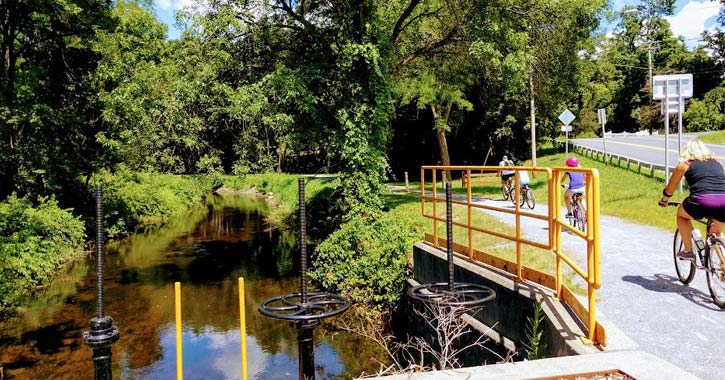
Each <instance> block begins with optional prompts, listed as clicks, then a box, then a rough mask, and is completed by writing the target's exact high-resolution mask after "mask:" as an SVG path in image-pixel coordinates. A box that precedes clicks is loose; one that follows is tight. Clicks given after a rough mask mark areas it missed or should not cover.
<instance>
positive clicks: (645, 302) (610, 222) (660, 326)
mask: <svg viewBox="0 0 725 380" xmlns="http://www.w3.org/2000/svg"><path fill="white" fill-rule="evenodd" d="M394 190H400V189H394ZM474 202H477V203H480V204H487V205H491V206H496V207H502V208H503V207H510V208H513V205H512V203H511V202H510V201H503V200H501V199H491V198H484V197H478V198H474ZM526 210H527V211H529V210H528V209H526ZM562 210H563V209H562ZM671 210H672V212H671V217H672V225H673V230H674V225H675V208H671ZM479 211H480V212H487V213H489V214H491V215H494V216H496V217H497V218H499V219H500V220H501V221H502V222H504V223H506V224H508V225H512V226H513V225H514V224H515V220H514V217H513V215H508V214H503V213H500V212H494V211H488V210H479ZM533 212H535V213H538V214H542V215H545V214H546V213H547V208H546V206H543V205H536V208H535V209H534V210H533ZM562 212H564V211H562ZM521 222H522V231H523V234H524V237H525V238H527V239H529V240H534V241H546V239H548V231H547V230H546V226H545V225H542V222H541V221H539V220H536V219H531V218H525V217H523V218H521ZM600 229H601V274H602V287H601V288H600V289H599V290H597V293H596V295H597V310H598V311H597V316H598V320H599V321H600V322H601V323H602V324H603V325H604V327H605V329H607V333H608V334H609V336H610V340H611V343H612V344H611V347H609V348H608V349H611V350H620V349H637V350H641V351H645V352H648V353H651V354H653V355H656V356H658V357H660V358H662V359H664V360H666V361H668V362H670V363H672V364H674V365H676V366H678V367H680V368H682V369H684V370H685V371H687V372H690V373H691V374H693V375H695V376H697V377H699V378H701V379H706V380H716V379H718V380H722V379H724V378H725V377H724V376H723V372H722V371H723V365H725V345H723V337H725V310H721V309H720V308H719V307H718V306H717V305H715V304H714V303H713V302H712V299H711V298H710V293H709V291H708V289H707V284H706V282H705V273H704V272H702V271H698V272H697V274H696V275H695V279H694V280H693V281H692V283H690V285H689V286H685V285H682V284H681V283H680V282H679V281H678V280H677V274H676V272H675V268H674V259H673V255H672V238H673V231H668V230H663V229H661V228H656V227H650V226H643V225H638V224H634V223H630V222H627V221H624V220H622V219H620V218H616V217H612V216H607V215H602V216H601V218H600ZM562 246H563V249H564V250H565V251H566V252H567V253H568V254H570V255H571V256H573V258H574V260H575V261H577V262H578V263H580V264H581V265H584V260H585V255H586V253H585V252H586V250H585V247H584V244H583V242H582V240H581V239H580V238H578V237H577V236H575V235H573V234H569V233H565V234H563V238H562ZM512 249H513V248H512Z"/></svg>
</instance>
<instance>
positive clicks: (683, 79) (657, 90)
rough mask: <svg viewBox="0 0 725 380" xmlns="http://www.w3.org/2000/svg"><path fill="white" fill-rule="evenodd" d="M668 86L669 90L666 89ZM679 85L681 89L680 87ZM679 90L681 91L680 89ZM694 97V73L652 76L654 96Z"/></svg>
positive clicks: (658, 98)
mask: <svg viewBox="0 0 725 380" xmlns="http://www.w3.org/2000/svg"><path fill="white" fill-rule="evenodd" d="M665 87H667V91H665ZM678 87H679V89H678ZM678 90H679V91H678ZM665 93H666V94H667V97H668V98H678V97H683V98H685V99H687V98H691V97H692V74H673V75H655V76H653V77H652V98H653V99H655V100H662V99H664V98H665Z"/></svg>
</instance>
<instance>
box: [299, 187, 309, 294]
mask: <svg viewBox="0 0 725 380" xmlns="http://www.w3.org/2000/svg"><path fill="white" fill-rule="evenodd" d="M297 184H298V188H299V207H300V293H301V297H300V298H301V299H302V304H303V305H304V304H307V242H306V241H305V236H306V235H307V215H306V213H305V179H304V178H303V177H300V178H299V180H298V181H297Z"/></svg>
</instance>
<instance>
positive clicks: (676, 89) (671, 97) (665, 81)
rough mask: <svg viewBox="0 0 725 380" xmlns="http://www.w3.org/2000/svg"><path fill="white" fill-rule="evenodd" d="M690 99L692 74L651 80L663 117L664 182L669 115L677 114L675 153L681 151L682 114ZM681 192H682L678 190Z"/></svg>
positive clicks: (667, 159) (667, 165) (668, 174)
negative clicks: (660, 102)
mask: <svg viewBox="0 0 725 380" xmlns="http://www.w3.org/2000/svg"><path fill="white" fill-rule="evenodd" d="M691 97H692V74H674V75H655V76H654V77H653V78H652V98H654V99H655V100H662V113H663V114H664V115H665V182H666V181H667V180H668V179H669V178H670V161H669V158H668V155H669V134H670V113H677V114H678V115H677V153H678V154H679V153H681V150H682V114H683V113H684V112H685V101H684V99H686V98H691ZM680 191H682V190H680Z"/></svg>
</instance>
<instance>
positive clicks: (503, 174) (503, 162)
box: [498, 154, 516, 184]
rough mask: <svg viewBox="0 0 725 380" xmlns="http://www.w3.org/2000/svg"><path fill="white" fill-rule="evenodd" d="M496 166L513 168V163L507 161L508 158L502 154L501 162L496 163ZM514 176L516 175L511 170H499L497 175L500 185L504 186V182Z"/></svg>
mask: <svg viewBox="0 0 725 380" xmlns="http://www.w3.org/2000/svg"><path fill="white" fill-rule="evenodd" d="M498 166H514V162H513V161H511V160H509V158H508V156H507V155H505V154H504V155H503V157H501V162H499V163H498ZM514 174H516V172H515V171H513V170H501V171H500V172H499V175H500V176H501V183H503V184H506V182H508V181H509V180H510V179H511V177H513V176H514Z"/></svg>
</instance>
